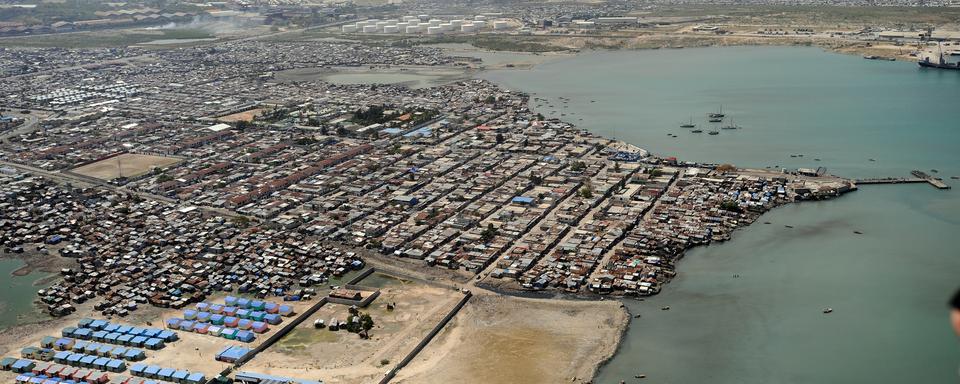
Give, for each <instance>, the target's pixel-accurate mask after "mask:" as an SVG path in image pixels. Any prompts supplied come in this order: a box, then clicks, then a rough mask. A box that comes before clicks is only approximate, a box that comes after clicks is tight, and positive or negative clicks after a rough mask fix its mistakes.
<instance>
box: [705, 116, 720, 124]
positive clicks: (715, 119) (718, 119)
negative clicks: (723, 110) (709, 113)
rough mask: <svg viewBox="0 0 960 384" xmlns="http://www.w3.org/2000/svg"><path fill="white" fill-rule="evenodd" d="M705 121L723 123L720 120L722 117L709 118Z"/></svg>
mask: <svg viewBox="0 0 960 384" xmlns="http://www.w3.org/2000/svg"><path fill="white" fill-rule="evenodd" d="M707 121H709V122H711V123H719V122H721V121H723V118H722V117H711V118H710V119H708V120H707Z"/></svg>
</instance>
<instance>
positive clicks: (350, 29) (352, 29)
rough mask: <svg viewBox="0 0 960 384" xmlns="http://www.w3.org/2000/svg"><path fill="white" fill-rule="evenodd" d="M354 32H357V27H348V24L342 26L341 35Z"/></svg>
mask: <svg viewBox="0 0 960 384" xmlns="http://www.w3.org/2000/svg"><path fill="white" fill-rule="evenodd" d="M356 32H357V26H356V25H349V24H348V25H344V26H343V33H356Z"/></svg>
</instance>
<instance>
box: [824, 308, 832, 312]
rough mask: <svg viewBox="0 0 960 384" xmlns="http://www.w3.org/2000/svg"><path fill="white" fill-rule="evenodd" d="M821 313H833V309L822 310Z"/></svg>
mask: <svg viewBox="0 0 960 384" xmlns="http://www.w3.org/2000/svg"><path fill="white" fill-rule="evenodd" d="M823 313H833V308H824V309H823Z"/></svg>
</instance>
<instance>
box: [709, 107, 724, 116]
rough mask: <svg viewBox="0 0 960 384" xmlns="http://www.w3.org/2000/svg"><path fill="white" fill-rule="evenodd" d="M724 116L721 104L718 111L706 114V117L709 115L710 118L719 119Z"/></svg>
mask: <svg viewBox="0 0 960 384" xmlns="http://www.w3.org/2000/svg"><path fill="white" fill-rule="evenodd" d="M724 116H726V115H724V114H723V106H722V105H721V106H720V111H718V112H711V113H709V114H707V117H710V118H719V119H722V118H723V117H724Z"/></svg>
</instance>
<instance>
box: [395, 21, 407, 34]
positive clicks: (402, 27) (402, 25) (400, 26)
mask: <svg viewBox="0 0 960 384" xmlns="http://www.w3.org/2000/svg"><path fill="white" fill-rule="evenodd" d="M409 26H410V23H408V22H406V21H404V22H402V23H397V29H399V30H400V32H403V31H405V30H406V29H407V27H409Z"/></svg>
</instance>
